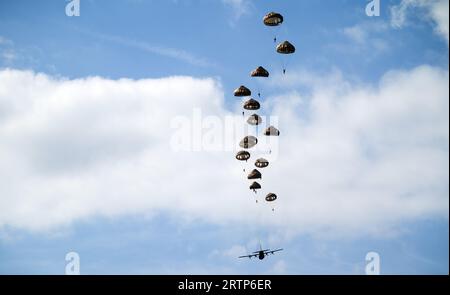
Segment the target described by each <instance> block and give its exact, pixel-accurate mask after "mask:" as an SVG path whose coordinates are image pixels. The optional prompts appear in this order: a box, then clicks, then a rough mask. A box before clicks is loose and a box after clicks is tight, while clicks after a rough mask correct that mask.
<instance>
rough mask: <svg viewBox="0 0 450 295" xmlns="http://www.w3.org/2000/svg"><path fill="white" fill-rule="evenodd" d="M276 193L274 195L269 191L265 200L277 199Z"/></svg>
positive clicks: (273, 209)
mask: <svg viewBox="0 0 450 295" xmlns="http://www.w3.org/2000/svg"><path fill="white" fill-rule="evenodd" d="M277 198H278V197H277V195H275V194H274V193H269V194H267V196H266V201H267V202H274V201H275V200H276V199H277ZM272 211H275V208H273V207H272Z"/></svg>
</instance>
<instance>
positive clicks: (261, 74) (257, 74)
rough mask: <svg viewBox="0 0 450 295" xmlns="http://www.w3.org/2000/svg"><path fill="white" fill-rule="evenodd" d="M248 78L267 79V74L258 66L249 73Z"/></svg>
mask: <svg viewBox="0 0 450 295" xmlns="http://www.w3.org/2000/svg"><path fill="white" fill-rule="evenodd" d="M250 76H252V77H265V78H267V77H269V72H268V71H267V70H266V69H265V68H263V67H261V66H259V67H257V68H256V69H255V70H253V71H252V72H251V73H250Z"/></svg>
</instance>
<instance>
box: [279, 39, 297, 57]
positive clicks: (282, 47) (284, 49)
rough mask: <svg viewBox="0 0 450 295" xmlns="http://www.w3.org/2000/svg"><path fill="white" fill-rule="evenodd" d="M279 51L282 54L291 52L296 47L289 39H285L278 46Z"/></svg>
mask: <svg viewBox="0 0 450 295" xmlns="http://www.w3.org/2000/svg"><path fill="white" fill-rule="evenodd" d="M277 52H278V53H281V54H291V53H294V52H295V47H294V45H292V44H291V43H289V41H284V42H282V43H280V44H278V46H277Z"/></svg>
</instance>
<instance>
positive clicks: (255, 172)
mask: <svg viewBox="0 0 450 295" xmlns="http://www.w3.org/2000/svg"><path fill="white" fill-rule="evenodd" d="M247 178H248V179H261V178H262V175H261V172H259V171H258V170H256V169H253V170H252V172H250V173H249V174H248V176H247Z"/></svg>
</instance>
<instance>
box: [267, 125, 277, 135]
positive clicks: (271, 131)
mask: <svg viewBox="0 0 450 295" xmlns="http://www.w3.org/2000/svg"><path fill="white" fill-rule="evenodd" d="M264 135H266V136H280V130H278V129H277V128H275V127H273V126H269V127H267V128H266V130H265V131H264Z"/></svg>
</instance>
